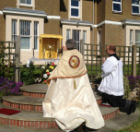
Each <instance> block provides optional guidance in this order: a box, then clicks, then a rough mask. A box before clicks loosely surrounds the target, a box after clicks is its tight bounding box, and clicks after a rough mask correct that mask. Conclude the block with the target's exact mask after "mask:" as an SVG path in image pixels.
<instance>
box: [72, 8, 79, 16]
mask: <svg viewBox="0 0 140 132" xmlns="http://www.w3.org/2000/svg"><path fill="white" fill-rule="evenodd" d="M71 16H79V10H78V9H73V8H72V9H71Z"/></svg>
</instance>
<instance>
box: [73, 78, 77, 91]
mask: <svg viewBox="0 0 140 132" xmlns="http://www.w3.org/2000/svg"><path fill="white" fill-rule="evenodd" d="M73 86H74V89H76V88H77V87H76V81H75V80H73Z"/></svg>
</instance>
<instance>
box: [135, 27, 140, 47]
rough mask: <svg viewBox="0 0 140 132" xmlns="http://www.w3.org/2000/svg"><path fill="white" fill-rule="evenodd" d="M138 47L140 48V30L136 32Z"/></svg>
mask: <svg viewBox="0 0 140 132" xmlns="http://www.w3.org/2000/svg"><path fill="white" fill-rule="evenodd" d="M136 45H138V46H140V30H136Z"/></svg>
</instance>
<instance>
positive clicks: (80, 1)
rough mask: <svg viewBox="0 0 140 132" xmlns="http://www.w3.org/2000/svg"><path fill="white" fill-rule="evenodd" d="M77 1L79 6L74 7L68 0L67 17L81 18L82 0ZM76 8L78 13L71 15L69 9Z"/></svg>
mask: <svg viewBox="0 0 140 132" xmlns="http://www.w3.org/2000/svg"><path fill="white" fill-rule="evenodd" d="M78 1H79V6H78V7H76V6H72V5H71V0H69V18H78V19H79V18H80V19H82V18H81V17H82V0H78ZM72 8H73V9H78V11H79V14H78V16H72V15H71V9H72Z"/></svg>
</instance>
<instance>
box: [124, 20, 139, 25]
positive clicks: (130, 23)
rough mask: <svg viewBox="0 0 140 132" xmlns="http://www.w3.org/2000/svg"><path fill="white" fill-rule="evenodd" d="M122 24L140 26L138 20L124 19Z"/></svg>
mask: <svg viewBox="0 0 140 132" xmlns="http://www.w3.org/2000/svg"><path fill="white" fill-rule="evenodd" d="M122 23H123V24H125V25H126V24H128V25H140V20H131V19H125V20H123V21H122Z"/></svg>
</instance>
